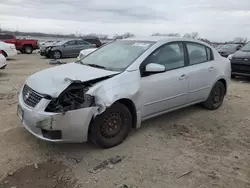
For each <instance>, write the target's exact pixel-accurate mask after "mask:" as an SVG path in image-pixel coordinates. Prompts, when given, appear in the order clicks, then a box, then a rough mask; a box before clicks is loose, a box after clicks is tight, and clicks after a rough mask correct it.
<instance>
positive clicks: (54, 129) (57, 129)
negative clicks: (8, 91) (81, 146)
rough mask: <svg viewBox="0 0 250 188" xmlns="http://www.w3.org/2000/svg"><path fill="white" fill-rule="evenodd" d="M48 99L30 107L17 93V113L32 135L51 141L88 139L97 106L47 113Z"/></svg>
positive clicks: (83, 140)
mask: <svg viewBox="0 0 250 188" xmlns="http://www.w3.org/2000/svg"><path fill="white" fill-rule="evenodd" d="M49 102H50V100H47V99H44V98H42V100H41V101H40V102H39V103H38V104H37V105H36V106H35V108H31V107H29V106H27V105H26V104H25V103H24V101H23V96H22V91H21V92H20V95H19V103H18V110H17V114H18V116H19V118H20V120H21V122H22V124H23V126H24V127H25V128H26V129H27V130H28V131H29V132H30V133H31V134H33V135H34V136H36V137H37V138H40V139H42V140H45V141H51V142H85V141H87V140H88V129H89V125H90V121H91V119H92V117H93V115H94V113H95V112H96V111H97V107H88V108H82V109H78V110H73V111H68V112H66V113H65V114H60V113H49V112H45V111H44V109H45V108H46V107H47V105H48V104H49Z"/></svg>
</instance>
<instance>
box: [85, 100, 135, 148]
mask: <svg viewBox="0 0 250 188" xmlns="http://www.w3.org/2000/svg"><path fill="white" fill-rule="evenodd" d="M131 126H132V115H131V113H130V111H129V109H128V108H127V107H126V106H125V105H123V104H121V103H119V102H117V103H115V104H113V105H112V106H111V107H109V108H108V109H106V111H105V112H103V113H102V114H101V115H99V116H97V117H96V118H95V119H94V121H93V123H92V124H91V130H90V138H91V140H92V142H94V143H95V144H96V145H98V146H99V147H102V148H111V147H114V146H116V145H118V144H120V143H122V141H123V140H124V139H125V138H126V137H127V136H128V133H129V131H130V129H131Z"/></svg>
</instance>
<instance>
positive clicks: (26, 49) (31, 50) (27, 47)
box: [23, 45, 33, 54]
mask: <svg viewBox="0 0 250 188" xmlns="http://www.w3.org/2000/svg"><path fill="white" fill-rule="evenodd" d="M23 51H24V53H26V54H31V53H32V52H33V48H32V46H30V45H26V46H24V48H23Z"/></svg>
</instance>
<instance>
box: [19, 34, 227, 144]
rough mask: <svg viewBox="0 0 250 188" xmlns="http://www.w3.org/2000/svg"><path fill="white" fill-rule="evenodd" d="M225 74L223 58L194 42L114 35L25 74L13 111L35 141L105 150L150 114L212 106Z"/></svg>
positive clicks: (219, 96) (215, 106)
mask: <svg viewBox="0 0 250 188" xmlns="http://www.w3.org/2000/svg"><path fill="white" fill-rule="evenodd" d="M230 76H231V66H230V62H229V60H228V59H226V58H223V57H221V56H220V55H219V53H218V52H217V51H216V50H215V49H214V48H213V47H211V46H209V45H208V44H206V43H203V42H201V41H198V40H191V39H184V38H173V37H171V38H166V37H146V38H131V39H126V40H119V41H115V42H113V43H110V44H108V45H105V46H103V47H101V48H99V49H97V50H96V51H94V52H92V53H91V54H89V55H88V56H86V57H85V58H83V59H81V60H80V61H77V62H73V63H68V64H66V65H60V66H57V67H53V68H49V69H46V70H43V71H40V72H37V73H35V74H33V75H31V76H30V77H29V78H28V79H27V80H26V82H25V84H24V86H23V87H22V89H21V92H20V96H19V104H18V116H19V117H20V120H21V122H22V124H23V125H24V127H25V128H26V129H27V130H28V131H29V132H31V133H32V134H33V135H35V136H36V137H38V138H40V139H43V140H47V141H52V142H85V141H87V140H91V141H93V142H94V143H95V144H97V145H98V146H100V147H103V148H109V147H113V146H116V145H118V144H120V143H121V142H122V141H123V140H124V139H125V138H126V137H127V136H128V134H129V131H130V130H131V128H139V127H140V126H141V122H142V121H144V120H147V119H149V118H152V117H155V116H158V115H162V114H164V113H167V112H170V111H173V110H177V109H180V108H183V107H187V106H190V105H193V104H197V103H201V104H202V105H203V106H204V107H205V108H207V109H209V110H216V109H218V108H219V107H220V106H221V105H222V103H223V99H224V96H225V95H226V93H227V89H228V84H229V80H230Z"/></svg>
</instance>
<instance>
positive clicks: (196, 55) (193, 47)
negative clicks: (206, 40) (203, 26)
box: [187, 43, 207, 65]
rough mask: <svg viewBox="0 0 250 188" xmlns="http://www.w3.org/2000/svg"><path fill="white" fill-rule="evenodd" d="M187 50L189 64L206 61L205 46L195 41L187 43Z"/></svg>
mask: <svg viewBox="0 0 250 188" xmlns="http://www.w3.org/2000/svg"><path fill="white" fill-rule="evenodd" d="M187 50H188V55H189V64H190V65H194V64H198V63H203V62H206V61H207V52H206V47H205V46H203V45H201V44H196V43H187Z"/></svg>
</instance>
